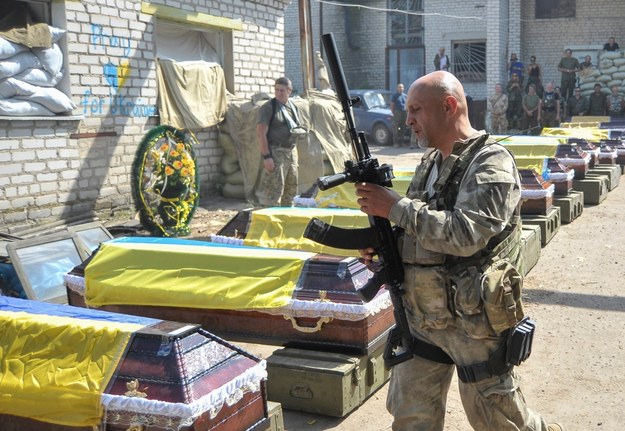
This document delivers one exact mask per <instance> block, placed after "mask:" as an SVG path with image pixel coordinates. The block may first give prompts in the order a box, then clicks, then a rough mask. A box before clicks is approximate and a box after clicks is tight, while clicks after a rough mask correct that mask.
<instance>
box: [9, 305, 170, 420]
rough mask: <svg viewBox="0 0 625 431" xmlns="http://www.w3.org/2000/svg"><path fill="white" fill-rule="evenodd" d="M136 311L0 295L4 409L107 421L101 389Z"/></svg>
mask: <svg viewBox="0 0 625 431" xmlns="http://www.w3.org/2000/svg"><path fill="white" fill-rule="evenodd" d="M153 322H158V320H155V319H147V318H141V317H135V316H125V315H117V314H114V313H106V312H102V311H94V310H86V309H79V308H74V307H70V306H65V305H55V304H46V303H41V302H37V301H28V300H22V299H17V298H8V297H0V387H1V388H2V390H1V391H0V413H2V414H10V415H15V416H22V417H28V418H33V419H37V420H40V421H43V422H49V423H55V424H60V425H66V426H77V427H78V426H95V425H98V424H99V423H100V422H101V417H102V413H103V411H102V406H101V396H102V393H103V392H104V389H105V388H106V386H107V384H108V382H109V380H110V378H111V375H112V373H113V372H114V371H115V369H116V367H117V365H118V363H119V360H120V359H121V356H122V354H123V352H124V350H125V348H126V345H127V343H128V340H129V338H130V335H131V334H132V333H133V332H135V331H136V330H138V329H140V328H142V327H144V326H146V325H149V324H152V323H153Z"/></svg>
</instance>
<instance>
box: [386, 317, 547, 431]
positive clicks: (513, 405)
mask: <svg viewBox="0 0 625 431" xmlns="http://www.w3.org/2000/svg"><path fill="white" fill-rule="evenodd" d="M431 332H433V333H436V335H434V336H433V338H435V339H436V344H437V345H439V346H440V347H442V348H443V349H444V350H445V351H446V352H451V351H453V352H455V353H458V355H457V356H458V357H454V360H455V361H457V362H460V363H461V364H464V365H466V364H474V363H479V362H482V361H484V360H485V359H486V358H487V357H488V351H489V350H492V349H494V348H496V346H497V343H499V339H497V340H495V339H493V340H476V339H472V338H469V337H467V336H466V335H465V334H464V333H463V329H462V328H460V327H458V326H456V325H455V324H453V323H452V324H451V325H450V326H448V327H447V328H445V329H442V330H432V331H431ZM439 341H440V342H439ZM428 342H430V343H432V342H433V341H428ZM450 349H453V350H450ZM453 356H456V355H453ZM454 370H455V366H454V365H449V364H441V363H437V362H432V361H429V360H427V359H423V358H421V357H418V356H415V357H414V358H412V359H410V360H409V361H406V362H403V363H401V364H399V365H396V366H395V367H393V369H392V371H391V380H390V385H389V390H388V397H387V401H386V406H387V409H388V411H389V412H390V413H391V414H392V415H393V426H392V429H393V431H443V427H444V421H445V410H446V402H447V393H448V391H449V387H450V385H451V381H452V377H453V375H454ZM519 383H520V382H519V377H518V376H517V374H516V372H515V371H514V369H513V370H511V371H509V372H508V373H505V374H503V375H501V376H496V377H491V378H488V379H485V380H481V381H479V382H476V383H463V382H462V381H460V380H458V386H459V391H460V397H461V399H462V405H463V406H464V410H465V413H466V415H467V418H468V420H469V423H470V424H471V427H472V428H473V429H475V430H477V431H508V430H510V431H547V424H546V423H545V421H544V420H543V419H542V418H541V417H540V416H539V415H538V414H537V413H535V412H533V411H532V410H530V409H529V408H528V406H527V404H526V402H525V398H524V396H523V393H522V392H521V389H520V387H519Z"/></svg>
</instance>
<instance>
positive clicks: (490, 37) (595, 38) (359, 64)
mask: <svg viewBox="0 0 625 431" xmlns="http://www.w3.org/2000/svg"><path fill="white" fill-rule="evenodd" d="M358 4H359V5H361V6H363V7H356V4H355V3H354V2H344V4H340V5H337V3H336V2H332V3H324V2H311V8H312V22H313V33H314V35H313V39H314V44H315V49H318V46H319V43H318V42H319V39H320V35H321V34H323V33H329V32H332V33H334V34H335V38H336V39H337V47H338V49H339V53H340V56H341V60H342V62H343V66H344V69H345V75H346V79H347V81H348V85H349V87H350V88H383V89H390V90H392V89H394V88H395V84H396V83H397V82H398V81H402V82H404V84H406V83H409V82H411V81H412V80H414V79H416V78H418V77H419V76H421V75H423V74H424V73H427V72H431V71H433V70H434V64H433V59H434V56H435V55H436V53H437V52H438V49H439V48H440V47H445V49H446V53H447V54H448V55H449V57H450V59H451V62H452V64H453V68H452V72H454V73H455V74H456V75H457V76H458V77H459V79H460V80H461V81H462V82H463V84H464V87H465V90H466V93H467V94H468V95H470V96H471V97H472V98H473V99H474V101H475V102H476V106H478V107H481V109H484V106H485V103H484V102H485V99H486V98H487V97H488V96H489V95H490V94H491V92H493V91H494V86H495V84H496V83H497V82H502V83H505V82H507V79H508V76H507V73H506V63H507V60H508V59H509V57H510V54H511V53H513V52H514V53H517V55H518V57H519V59H520V60H521V61H522V62H523V63H524V64H527V63H529V57H530V56H531V55H536V57H537V61H538V63H539V64H541V66H542V67H543V80H544V81H545V82H548V81H553V82H554V83H556V85H559V83H560V73H559V72H558V70H557V64H558V62H559V61H560V58H561V57H562V56H563V51H564V50H565V49H566V48H571V49H572V50H573V53H574V55H575V56H576V57H580V58H583V57H584V55H586V54H590V55H591V56H592V57H593V61H594V64H597V63H596V60H597V53H598V50H600V49H601V48H602V47H603V44H604V43H605V42H607V39H608V37H609V36H614V37H615V38H616V40H617V42H619V41H620V42H621V43H620V45H621V49H623V48H625V29H624V27H623V24H622V23H623V21H624V20H625V1H623V0H599V1H596V2H587V1H575V0H533V1H521V0H470V1H465V2H458V1H450V0H443V1H428V0H389V1H380V0H361V1H359V2H358ZM398 11H402V12H398ZM406 12H408V13H406ZM285 16H286V17H287V18H286V19H285V34H286V41H285V49H286V53H287V54H288V55H287V58H286V60H285V62H286V71H287V74H288V75H289V76H292V77H293V80H294V82H295V85H296V87H297V86H301V72H300V71H301V68H300V62H299V51H298V49H299V45H298V44H299V40H298V34H299V28H298V20H297V16H298V15H297V2H295V1H294V2H292V3H291V4H290V5H289V6H288V7H287V10H286V13H285ZM624 85H625V83H624ZM482 115H483V112H482ZM478 117H479V115H478ZM478 120H479V118H478ZM482 120H483V117H482ZM478 126H483V123H482V124H478Z"/></svg>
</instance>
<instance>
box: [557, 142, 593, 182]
mask: <svg viewBox="0 0 625 431" xmlns="http://www.w3.org/2000/svg"><path fill="white" fill-rule="evenodd" d="M555 157H556V159H558V162H560V163H561V164H562V165H564V166H567V167H569V168H571V169H573V171H574V172H575V179H576V180H579V179H583V178H584V177H586V173H587V172H588V169H589V164H590V161H591V159H592V157H591V155H590V154H587V153H586V152H585V151H582V150H581V148H579V147H578V146H577V145H576V144H570V143H567V144H560V145H558V149H557V151H556V155H555Z"/></svg>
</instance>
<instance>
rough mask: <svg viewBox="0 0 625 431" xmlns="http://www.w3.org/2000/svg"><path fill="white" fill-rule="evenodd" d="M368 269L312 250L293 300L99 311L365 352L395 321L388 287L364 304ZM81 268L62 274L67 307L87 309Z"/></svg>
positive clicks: (260, 339)
mask: <svg viewBox="0 0 625 431" xmlns="http://www.w3.org/2000/svg"><path fill="white" fill-rule="evenodd" d="M371 275H372V273H371V271H369V270H368V269H367V267H366V266H365V265H364V264H363V263H362V262H361V261H360V260H359V259H356V258H345V257H340V256H333V255H325V254H316V255H313V256H312V257H311V258H309V259H308V260H307V261H306V262H305V264H304V267H303V269H302V273H301V275H300V277H299V281H298V283H297V286H296V287H295V289H294V291H293V296H292V300H291V302H290V303H289V304H288V305H286V306H284V307H277V308H263V309H254V310H251V309H246V310H232V309H215V308H210V307H209V308H189V307H174V306H147V305H129V304H113V305H105V306H102V307H99V308H100V309H103V310H108V311H115V312H120V313H128V314H136V315H140V316H148V317H155V318H159V319H165V320H175V321H183V322H190V323H198V324H200V325H202V327H204V328H205V329H206V330H208V331H210V332H211V333H214V334H216V335H218V336H221V337H223V338H226V339H228V340H231V341H241V342H250V343H262V344H273V345H283V346H300V347H306V348H309V347H315V348H323V349H345V348H347V349H351V350H354V351H358V352H363V353H369V352H371V351H373V350H375V349H376V348H377V347H379V346H380V345H381V344H383V343H384V341H385V339H386V336H387V334H388V331H389V330H390V328H391V327H392V326H393V325H394V316H393V308H392V303H391V300H390V295H389V293H388V291H386V290H385V289H384V288H381V289H380V290H379V292H378V294H377V296H376V297H375V298H374V299H373V300H372V301H370V302H368V303H365V302H364V301H363V300H362V299H361V298H360V297H359V296H358V293H357V290H358V289H359V288H361V287H362V286H364V284H365V283H367V281H368V280H369V279H370V277H371ZM84 281H85V280H84V268H83V266H82V265H81V266H78V267H76V268H74V270H73V271H72V272H71V273H70V274H68V275H66V277H65V282H66V287H67V293H68V302H69V304H70V305H75V306H82V307H85V306H86V304H85V296H84Z"/></svg>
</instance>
